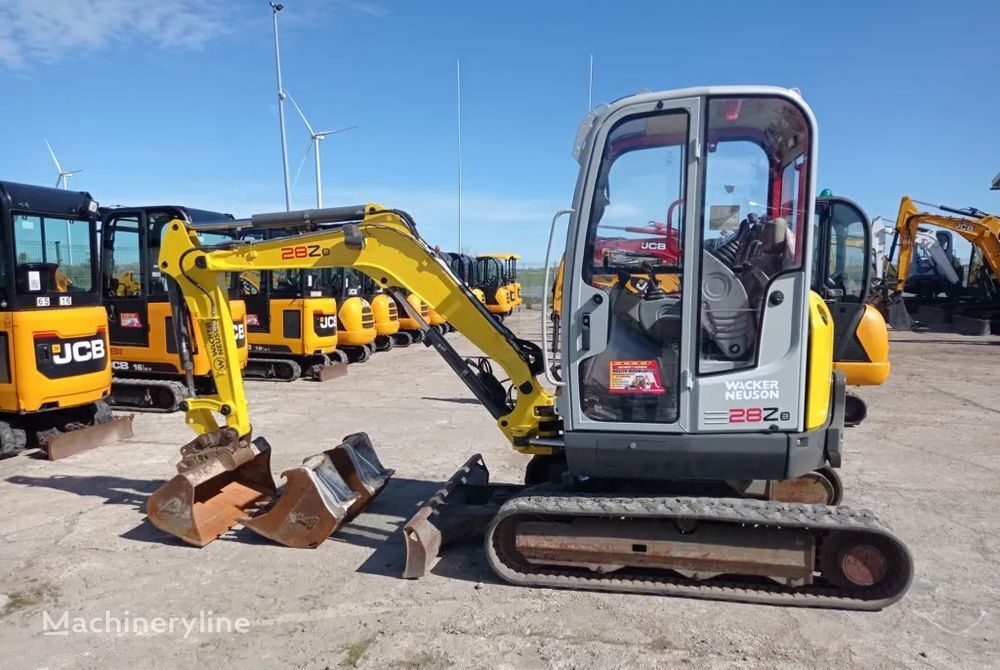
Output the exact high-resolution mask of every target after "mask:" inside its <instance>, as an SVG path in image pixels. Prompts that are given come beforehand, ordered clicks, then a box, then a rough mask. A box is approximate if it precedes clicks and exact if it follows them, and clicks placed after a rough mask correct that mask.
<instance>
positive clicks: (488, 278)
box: [476, 256, 514, 321]
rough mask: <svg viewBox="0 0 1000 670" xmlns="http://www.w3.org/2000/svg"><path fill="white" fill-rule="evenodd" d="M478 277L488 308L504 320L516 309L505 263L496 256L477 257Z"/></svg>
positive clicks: (491, 312)
mask: <svg viewBox="0 0 1000 670" xmlns="http://www.w3.org/2000/svg"><path fill="white" fill-rule="evenodd" d="M476 278H477V279H478V280H479V287H480V289H481V290H482V291H483V295H484V296H485V297H486V309H487V310H488V311H489V313H490V314H493V315H494V316H496V317H497V318H498V319H500V320H501V321H503V320H504V319H505V318H507V317H508V316H510V314H511V312H513V311H514V304H513V302H512V301H511V295H510V289H509V287H508V286H507V273H506V269H505V267H504V263H503V261H502V260H501V259H500V258H497V257H496V256H477V257H476Z"/></svg>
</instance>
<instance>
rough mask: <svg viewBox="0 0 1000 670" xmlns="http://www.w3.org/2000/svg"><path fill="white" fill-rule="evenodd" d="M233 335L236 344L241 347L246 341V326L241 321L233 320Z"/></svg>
mask: <svg viewBox="0 0 1000 670" xmlns="http://www.w3.org/2000/svg"><path fill="white" fill-rule="evenodd" d="M233 335H235V336H236V346H237V347H242V346H243V343H244V342H246V341H247V327H246V325H244V324H243V322H235V321H234V322H233Z"/></svg>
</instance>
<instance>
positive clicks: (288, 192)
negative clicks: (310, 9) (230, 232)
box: [268, 2, 292, 211]
mask: <svg viewBox="0 0 1000 670" xmlns="http://www.w3.org/2000/svg"><path fill="white" fill-rule="evenodd" d="M268 4H269V5H271V16H272V18H273V19H274V68H275V70H276V71H277V78H278V127H279V128H280V130H281V167H282V174H283V175H284V178H285V211H291V209H292V184H291V182H290V181H289V180H288V143H287V141H286V139H285V89H284V87H283V86H282V85H281V49H280V47H279V43H278V12H280V11H281V10H282V9H284V8H285V7H284V5H276V4H274V3H273V2H269V3H268Z"/></svg>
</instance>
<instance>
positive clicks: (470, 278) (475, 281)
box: [448, 251, 486, 305]
mask: <svg viewBox="0 0 1000 670" xmlns="http://www.w3.org/2000/svg"><path fill="white" fill-rule="evenodd" d="M448 265H449V267H451V271H452V272H454V273H455V276H456V277H458V279H459V281H461V282H462V284H464V285H465V286H466V287H467V288H468V289H469V290H470V291H472V294H473V295H474V296H476V298H477V299H478V300H479V302H481V303H483V304H484V305H485V304H486V294H485V293H483V289H481V288H480V287H479V278H478V275H477V273H476V267H477V265H476V259H475V258H473V257H472V256H470V255H468V254H462V253H458V252H455V251H449V252H448Z"/></svg>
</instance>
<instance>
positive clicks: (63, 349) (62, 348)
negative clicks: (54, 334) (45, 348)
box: [52, 340, 105, 365]
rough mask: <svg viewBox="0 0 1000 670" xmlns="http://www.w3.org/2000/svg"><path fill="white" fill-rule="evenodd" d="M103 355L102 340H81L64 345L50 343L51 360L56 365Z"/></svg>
mask: <svg viewBox="0 0 1000 670" xmlns="http://www.w3.org/2000/svg"><path fill="white" fill-rule="evenodd" d="M104 356H105V351H104V340H89V341H88V340H83V341H81V342H73V343H71V344H66V345H60V344H53V345H52V362H53V363H55V364H56V365H67V364H69V363H73V362H78V363H83V362H85V361H91V360H94V359H100V358H104Z"/></svg>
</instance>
